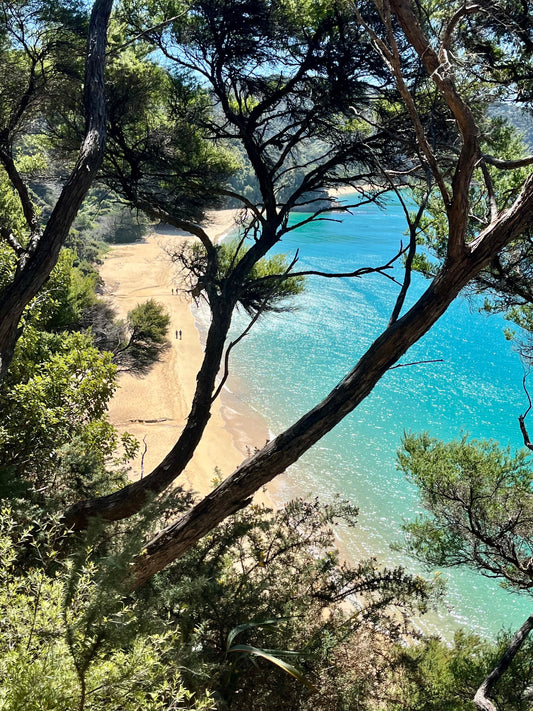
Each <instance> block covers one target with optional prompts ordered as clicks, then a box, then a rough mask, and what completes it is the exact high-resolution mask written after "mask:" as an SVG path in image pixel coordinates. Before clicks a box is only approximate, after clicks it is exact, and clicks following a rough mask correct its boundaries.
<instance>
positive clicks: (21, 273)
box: [0, 0, 113, 378]
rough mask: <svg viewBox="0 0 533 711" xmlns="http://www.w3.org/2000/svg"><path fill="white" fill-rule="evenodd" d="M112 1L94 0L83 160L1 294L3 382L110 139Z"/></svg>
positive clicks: (0, 339)
mask: <svg viewBox="0 0 533 711" xmlns="http://www.w3.org/2000/svg"><path fill="white" fill-rule="evenodd" d="M112 5H113V0H95V3H94V5H93V9H92V12H91V19H90V24H89V36H88V43H87V58H86V63H85V86H84V103H85V117H86V120H85V137H84V140H83V143H82V145H81V148H80V151H79V154H78V159H77V161H76V164H75V166H74V168H73V170H72V173H71V174H70V177H69V179H68V181H67V182H66V184H65V186H64V187H63V190H62V191H61V194H60V196H59V198H58V200H57V203H56V205H55V207H54V209H53V211H52V214H51V215H50V218H49V220H48V223H47V225H46V227H45V229H44V230H43V233H42V235H40V236H39V238H38V240H35V242H34V245H33V246H34V249H33V252H32V254H31V255H30V256H29V257H28V259H26V261H25V263H24V265H23V266H22V268H20V269H19V270H18V271H17V273H16V274H15V276H14V278H13V280H12V282H11V283H10V284H9V285H8V286H7V287H5V288H4V289H3V290H2V292H1V293H0V378H1V377H2V376H3V375H4V374H5V372H6V371H7V368H8V367H9V364H10V362H11V359H12V357H13V352H14V349H15V344H16V341H17V338H18V336H19V321H20V318H21V316H22V313H23V311H24V309H25V308H26V306H27V305H28V304H29V303H30V301H31V300H32V299H33V298H34V297H35V296H36V294H37V293H38V292H39V290H40V289H41V288H42V286H43V285H44V283H45V282H46V281H47V279H48V277H49V276H50V272H51V271H52V269H53V268H54V266H55V265H56V263H57V259H58V257H59V252H60V249H61V247H62V246H63V244H64V242H65V240H66V238H67V236H68V233H69V230H70V227H71V225H72V222H73V220H74V218H75V217H76V214H77V212H78V210H79V208H80V206H81V204H82V202H83V199H84V198H85V196H86V194H87V191H88V190H89V188H90V186H91V184H92V182H93V180H94V177H95V175H96V171H97V170H98V168H99V166H100V163H101V161H102V157H103V152H104V144H105V136H106V117H105V93H104V65H105V46H106V35H107V26H108V22H109V16H110V13H111V8H112Z"/></svg>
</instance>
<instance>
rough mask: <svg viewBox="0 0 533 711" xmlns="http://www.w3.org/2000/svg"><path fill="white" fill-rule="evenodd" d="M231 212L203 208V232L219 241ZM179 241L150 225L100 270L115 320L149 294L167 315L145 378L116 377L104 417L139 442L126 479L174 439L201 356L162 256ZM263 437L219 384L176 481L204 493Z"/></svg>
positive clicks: (259, 421)
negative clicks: (164, 344)
mask: <svg viewBox="0 0 533 711" xmlns="http://www.w3.org/2000/svg"><path fill="white" fill-rule="evenodd" d="M237 213H238V210H219V211H212V212H210V213H208V223H207V227H206V228H205V229H206V232H207V233H208V234H209V236H210V237H211V238H212V239H213V240H217V239H220V238H222V237H223V236H224V235H225V234H227V233H228V232H229V231H231V229H233V227H234V226H235V216H236V215H237ZM186 239H195V238H193V237H192V236H191V235H189V234H187V233H180V232H179V231H178V230H174V229H172V230H171V229H168V228H162V229H160V228H158V227H155V228H154V229H153V230H152V231H151V233H150V234H149V235H148V236H147V237H146V238H144V239H143V240H142V241H138V242H134V243H130V244H121V245H113V246H111V247H110V250H109V252H108V253H107V255H106V256H105V258H104V262H103V264H102V266H101V268H100V276H101V278H102V281H103V283H104V297H105V298H106V300H107V301H108V302H109V303H110V304H111V305H112V306H113V308H115V310H116V311H117V314H118V316H119V317H120V318H126V316H127V313H128V311H130V310H131V309H132V308H134V307H135V306H137V304H138V303H142V302H144V301H147V300H148V299H150V298H153V299H155V300H156V301H157V302H159V303H161V304H162V305H163V306H164V307H165V308H166V310H167V312H168V313H169V315H170V318H171V323H170V326H169V334H168V340H169V348H168V350H167V352H166V353H165V354H164V356H163V358H162V360H161V361H160V362H159V363H156V364H155V365H154V367H153V368H152V369H151V371H150V372H149V373H148V375H147V376H145V377H140V378H139V377H136V376H133V375H130V374H127V373H123V374H120V375H119V377H118V381H117V382H118V387H117V390H116V392H115V394H114V396H113V398H112V399H111V401H110V403H109V407H108V415H109V419H110V421H111V423H112V424H113V425H114V426H115V427H116V428H117V429H118V431H119V432H120V433H122V432H125V431H127V432H129V433H130V434H132V435H134V436H135V437H136V439H137V440H138V441H139V443H140V448H139V453H138V455H137V456H136V457H135V459H134V460H133V461H132V462H131V463H130V472H129V476H130V478H131V479H132V480H133V479H136V478H139V477H141V476H143V475H145V474H148V473H149V472H150V471H151V470H152V469H153V468H154V467H155V466H156V465H158V464H159V463H160V462H161V461H162V460H163V459H164V457H165V456H166V455H167V454H168V452H169V451H170V449H171V448H172V447H173V446H174V444H175V442H176V441H177V439H178V437H179V435H180V433H181V430H182V427H183V426H184V424H185V422H186V418H187V416H188V414H189V409H190V404H191V402H192V398H193V395H194V390H195V384H196V374H197V371H198V368H199V366H200V364H201V361H202V357H203V346H202V342H201V333H200V332H199V329H198V325H197V323H196V320H195V314H194V304H192V303H191V301H190V300H189V299H187V298H185V296H183V295H182V294H180V292H179V284H178V283H177V277H176V274H175V269H174V266H173V264H172V263H171V261H170V259H169V257H168V254H165V250H168V249H172V248H173V247H176V246H178V245H179V244H181V243H182V242H183V241H184V240H186ZM230 386H231V383H230ZM267 438H268V428H267V425H266V422H265V421H264V419H263V418H262V417H261V416H260V414H259V413H256V412H254V411H253V410H252V408H249V407H247V406H246V404H245V403H244V402H242V401H241V400H239V399H238V398H237V397H236V395H235V394H234V393H232V391H231V390H230V389H229V388H228V387H227V386H226V387H225V388H224V390H223V392H222V394H221V396H220V398H219V400H218V402H216V403H215V404H214V406H213V411H212V416H211V418H210V421H209V423H208V425H207V427H206V431H205V435H204V437H203V438H202V441H201V442H200V444H199V445H198V448H197V450H196V452H195V454H194V456H193V458H192V460H191V462H189V463H188V465H187V467H186V469H185V471H184V473H183V474H182V475H181V476H180V477H178V479H177V481H176V483H177V484H178V485H183V486H185V487H186V488H189V489H192V490H193V491H195V492H197V493H198V494H199V495H201V496H204V495H205V494H207V493H209V491H211V490H212V488H213V481H214V480H215V479H216V478H217V477H218V476H219V472H220V474H221V475H222V476H223V477H225V476H227V475H229V474H231V473H232V472H233V470H234V469H235V468H236V467H237V466H238V465H239V464H240V463H241V462H242V461H243V460H244V459H246V457H247V456H249V455H250V453H251V452H252V451H253V450H254V448H256V447H262V446H263V445H264V443H265V440H266V439H267ZM274 488H275V487H274ZM256 500H257V502H258V503H264V504H265V505H266V506H269V507H274V506H275V504H274V502H273V501H272V499H271V497H270V496H269V495H268V494H267V493H266V492H265V491H262V492H259V493H258V494H257V495H256Z"/></svg>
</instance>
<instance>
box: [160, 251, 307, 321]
mask: <svg viewBox="0 0 533 711" xmlns="http://www.w3.org/2000/svg"><path fill="white" fill-rule="evenodd" d="M249 249H250V247H249V246H248V245H247V244H245V242H244V240H242V239H238V238H235V239H230V240H227V241H224V242H222V243H221V244H219V245H217V246H216V250H217V268H216V275H212V276H210V277H209V287H208V286H207V283H208V281H207V278H206V270H207V268H208V260H207V254H206V252H205V249H204V247H203V246H202V245H201V244H199V243H198V242H194V243H189V244H185V245H184V246H183V247H182V248H181V249H180V251H179V252H177V253H176V254H174V255H173V260H174V261H176V262H178V263H179V264H181V265H182V266H183V267H184V269H185V270H186V272H185V273H186V278H187V279H188V281H189V285H190V291H191V293H192V294H193V296H195V297H198V296H199V295H200V293H201V292H202V291H204V290H205V291H206V293H207V295H208V298H209V295H210V294H211V293H212V292H211V289H214V290H215V293H216V294H220V293H222V292H224V290H225V289H227V288H228V287H227V283H228V281H229V279H230V278H231V276H232V274H233V271H234V270H235V268H236V266H237V265H238V264H239V262H240V260H242V258H243V257H244V256H245V255H246V254H247V252H248V250H249ZM290 268H291V264H290V261H289V258H288V256H287V255H286V254H274V255H272V256H269V257H264V258H263V259H260V260H258V261H257V262H256V263H255V264H254V265H253V266H252V268H251V269H250V271H249V272H248V274H247V275H246V276H245V277H244V280H243V282H242V285H240V286H238V287H237V295H236V297H235V300H236V301H237V303H238V304H240V305H241V306H242V307H243V308H244V310H245V311H246V312H247V313H248V314H249V315H250V316H254V315H255V314H256V313H257V312H258V311H260V312H269V311H274V312H280V311H285V310H287V309H288V307H287V305H286V300H287V299H289V298H291V297H292V296H297V295H298V294H300V293H302V291H303V290H304V287H305V279H304V277H302V276H291V275H290Z"/></svg>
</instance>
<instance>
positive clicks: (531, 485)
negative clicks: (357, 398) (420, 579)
mask: <svg viewBox="0 0 533 711" xmlns="http://www.w3.org/2000/svg"><path fill="white" fill-rule="evenodd" d="M398 460H399V464H400V467H401V468H402V470H403V471H404V472H405V473H406V474H407V475H408V477H409V478H410V479H411V480H412V481H413V482H414V483H415V484H416V485H417V486H418V488H419V490H420V496H421V499H422V503H423V505H424V507H425V508H426V509H427V510H428V514H427V515H422V516H420V517H419V518H418V519H417V520H416V521H415V522H413V523H409V524H407V525H406V526H405V527H404V528H405V530H406V532H407V534H408V539H407V548H408V550H409V551H410V552H411V553H413V554H414V555H416V556H417V557H418V558H419V559H421V560H422V561H424V562H425V563H426V564H428V565H430V566H432V567H435V566H437V567H439V566H453V565H467V566H469V567H472V568H475V569H477V570H479V571H480V572H481V573H483V574H484V575H487V576H489V577H497V578H500V579H501V580H502V581H503V583H504V584H505V585H508V586H510V587H512V588H514V589H515V590H519V591H529V592H531V590H533V570H532V569H531V566H530V565H529V561H531V559H532V557H533V525H532V523H533V469H532V468H531V467H530V464H529V461H528V453H527V452H525V451H522V452H518V453H517V454H514V455H511V454H510V452H509V450H504V449H502V448H500V447H499V446H498V445H497V444H496V443H494V442H490V441H476V440H473V441H468V440H467V438H466V437H463V438H462V439H460V440H456V441H453V442H449V443H444V442H441V441H439V440H437V439H433V438H431V437H429V435H427V434H420V435H407V436H406V437H405V438H404V441H403V449H402V450H401V451H400V452H399V454H398Z"/></svg>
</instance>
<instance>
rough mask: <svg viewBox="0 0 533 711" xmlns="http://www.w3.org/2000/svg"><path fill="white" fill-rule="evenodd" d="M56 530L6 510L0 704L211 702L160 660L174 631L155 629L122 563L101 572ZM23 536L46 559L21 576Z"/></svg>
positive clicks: (33, 707) (110, 710)
mask: <svg viewBox="0 0 533 711" xmlns="http://www.w3.org/2000/svg"><path fill="white" fill-rule="evenodd" d="M41 525H42V522H41ZM58 531H59V527H57V526H56V527H55V528H54V527H52V528H49V529H48V531H47V532H46V533H45V534H44V535H43V533H42V532H41V534H40V535H39V536H38V537H36V536H35V534H34V532H33V531H32V529H31V528H30V527H28V526H24V525H23V524H21V523H20V522H18V521H16V520H15V519H13V517H12V516H11V515H10V512H9V510H6V509H4V510H3V511H2V513H1V516H0V550H1V554H2V555H1V559H2V567H1V568H0V580H1V583H2V584H1V586H0V615H1V619H2V623H1V625H0V705H1V707H2V709H5V711H19V710H20V709H22V708H24V709H25V710H27V711H41V710H42V709H50V711H52V710H53V711H72V709H77V710H79V711H103V710H104V709H106V710H107V711H115V710H118V709H120V710H121V711H138V709H140V708H143V709H147V711H157V710H159V709H161V711H162V710H163V709H165V710H167V709H191V710H192V709H198V710H199V709H205V710H207V709H212V708H213V705H212V702H210V700H209V699H208V698H207V697H204V698H203V699H198V700H195V698H194V697H193V695H192V694H191V693H190V692H189V691H188V690H187V689H185V688H184V687H183V685H182V684H181V681H180V675H179V671H178V670H176V669H173V668H170V667H168V666H165V665H163V664H161V659H162V658H164V657H165V655H166V654H168V652H169V650H170V648H171V645H172V639H171V634H170V632H168V631H167V632H165V631H164V630H163V631H153V632H152V633H151V634H147V633H146V628H145V627H143V619H142V615H141V614H140V612H139V610H138V609H137V607H136V605H135V603H134V602H131V601H130V602H127V601H125V600H124V598H123V595H122V594H120V592H119V591H118V589H117V583H118V581H119V580H120V577H118V578H116V576H117V575H119V576H120V575H123V574H124V567H123V565H124V563H122V566H121V565H120V563H119V565H118V567H117V565H116V563H117V561H115V565H113V564H112V561H110V560H109V561H107V563H106V564H105V566H104V568H103V571H104V577H102V570H98V569H97V567H96V566H95V564H94V562H93V561H91V558H90V556H89V555H87V554H88V553H89V551H88V550H87V549H85V551H84V549H83V548H82V549H81V551H80V552H79V554H78V556H77V560H75V561H72V560H68V559H67V560H65V559H64V558H63V557H62V555H61V553H60V551H59V549H58V548H56V547H55V546H54V538H57V534H58ZM22 542H23V543H24V546H23V547H22V548H25V549H26V556H27V555H28V551H29V552H30V553H32V554H33V557H34V559H35V560H36V561H38V562H36V563H33V564H31V565H30V567H28V568H27V569H26V570H25V571H24V574H23V575H21V574H20V561H19V560H18V559H19V556H20V552H21V550H22V548H21V543H22ZM113 576H115V578H116V579H115V584H114V585H113V584H112V582H113ZM103 582H105V583H106V584H105V585H103V584H102V583H103ZM196 698H198V697H196Z"/></svg>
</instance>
